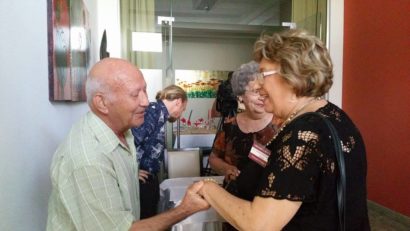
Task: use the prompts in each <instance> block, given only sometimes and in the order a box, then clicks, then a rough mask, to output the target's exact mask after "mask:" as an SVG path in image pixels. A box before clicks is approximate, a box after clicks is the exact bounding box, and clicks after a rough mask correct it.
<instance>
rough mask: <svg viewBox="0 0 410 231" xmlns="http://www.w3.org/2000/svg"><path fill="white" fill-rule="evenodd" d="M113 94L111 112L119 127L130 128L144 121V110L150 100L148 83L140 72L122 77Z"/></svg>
mask: <svg viewBox="0 0 410 231" xmlns="http://www.w3.org/2000/svg"><path fill="white" fill-rule="evenodd" d="M113 94H114V100H113V102H112V104H111V105H110V107H111V109H110V114H111V118H112V120H114V121H116V123H117V124H118V126H119V127H122V128H124V129H128V128H131V127H138V126H140V125H141V124H142V123H144V112H145V108H146V107H147V106H148V103H149V102H148V98H147V91H146V83H145V80H144V78H143V77H142V74H141V73H140V72H138V73H137V74H136V75H132V76H126V77H122V80H121V82H120V83H119V84H118V86H117V87H116V88H115V90H114V92H113Z"/></svg>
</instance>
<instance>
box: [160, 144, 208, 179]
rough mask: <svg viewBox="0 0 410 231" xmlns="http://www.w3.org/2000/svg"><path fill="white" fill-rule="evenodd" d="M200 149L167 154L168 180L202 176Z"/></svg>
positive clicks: (181, 150)
mask: <svg viewBox="0 0 410 231" xmlns="http://www.w3.org/2000/svg"><path fill="white" fill-rule="evenodd" d="M200 163H201V156H200V150H199V148H189V149H188V148H186V149H179V150H172V151H167V152H166V157H165V169H166V170H167V172H168V178H178V177H196V176H200V174H201V172H200Z"/></svg>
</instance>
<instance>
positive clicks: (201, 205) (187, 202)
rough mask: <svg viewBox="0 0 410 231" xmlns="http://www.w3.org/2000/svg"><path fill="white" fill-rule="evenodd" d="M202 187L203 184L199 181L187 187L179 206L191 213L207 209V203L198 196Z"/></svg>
mask: <svg viewBox="0 0 410 231" xmlns="http://www.w3.org/2000/svg"><path fill="white" fill-rule="evenodd" d="M203 185H204V182H202V181H199V182H196V183H194V184H192V185H191V186H189V188H188V189H187V191H186V192H185V196H184V198H183V199H182V202H181V206H183V207H185V208H186V209H187V210H189V211H191V212H199V211H201V210H206V209H209V204H208V202H206V200H204V198H202V197H201V196H200V195H199V194H198V193H199V190H201V188H202V186H203Z"/></svg>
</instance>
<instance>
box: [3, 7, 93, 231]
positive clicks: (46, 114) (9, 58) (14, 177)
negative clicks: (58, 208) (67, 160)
mask: <svg viewBox="0 0 410 231" xmlns="http://www.w3.org/2000/svg"><path fill="white" fill-rule="evenodd" d="M95 1H96V0H95ZM0 28H1V29H0V37H1V42H0V81H1V85H0V110H1V113H0V159H1V162H0V185H1V186H0V187H1V189H0V205H1V209H0V230H16V231H19V230H21V231H23V230H24V231H26V230H35V231H36V230H39V231H40V230H45V225H46V219H47V203H48V198H49V195H50V190H51V186H50V180H49V166H50V161H51V157H52V155H53V152H54V151H55V149H56V147H57V145H58V143H60V141H61V140H62V139H63V138H64V136H65V135H66V133H67V131H68V130H69V128H70V126H71V124H72V123H73V122H74V121H76V120H77V119H78V118H79V117H80V116H81V115H82V114H84V113H85V111H86V110H87V106H86V105H85V104H84V103H50V101H49V100H48V60H47V57H48V56H47V1H38V0H25V1H1V2H0ZM94 57H95V55H94Z"/></svg>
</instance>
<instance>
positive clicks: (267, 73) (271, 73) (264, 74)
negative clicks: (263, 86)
mask: <svg viewBox="0 0 410 231" xmlns="http://www.w3.org/2000/svg"><path fill="white" fill-rule="evenodd" d="M278 73H279V72H278V71H276V70H271V71H262V72H260V73H258V79H260V80H262V79H264V78H266V77H268V76H270V75H274V74H278Z"/></svg>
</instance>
